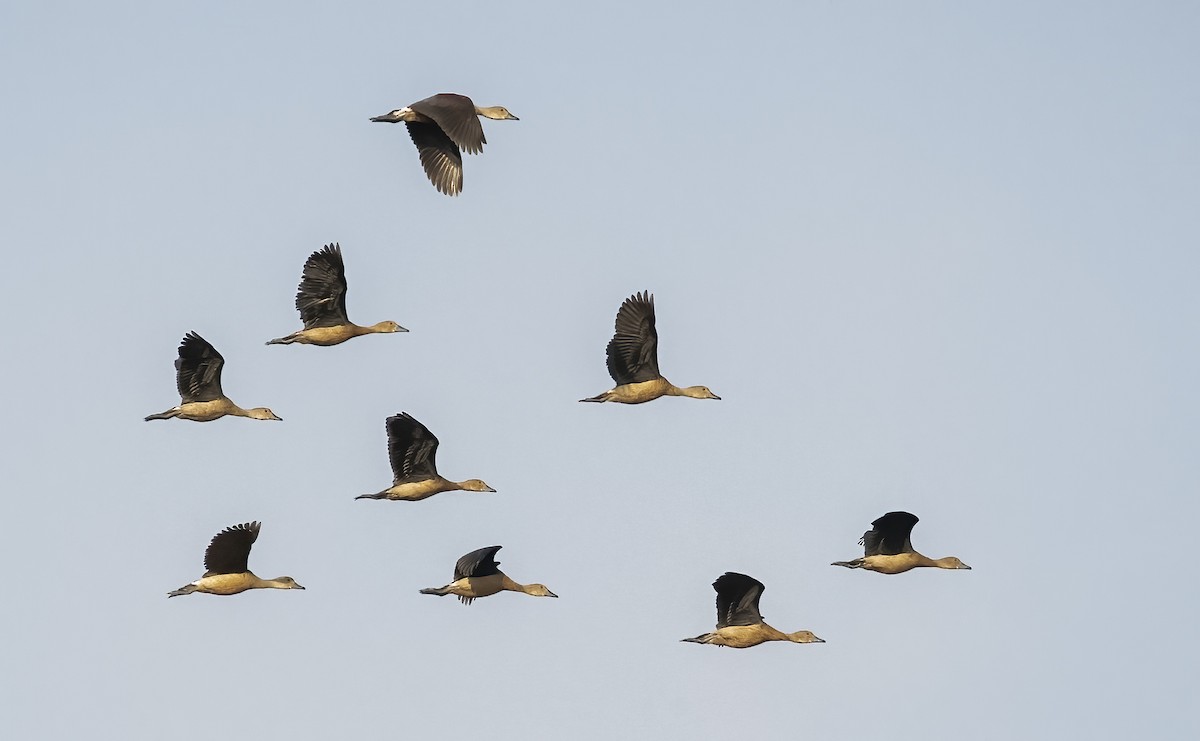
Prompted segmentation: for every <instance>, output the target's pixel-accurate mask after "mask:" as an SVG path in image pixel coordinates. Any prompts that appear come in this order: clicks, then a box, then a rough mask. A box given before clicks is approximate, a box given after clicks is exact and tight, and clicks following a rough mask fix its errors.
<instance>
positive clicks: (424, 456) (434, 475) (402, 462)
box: [355, 412, 496, 502]
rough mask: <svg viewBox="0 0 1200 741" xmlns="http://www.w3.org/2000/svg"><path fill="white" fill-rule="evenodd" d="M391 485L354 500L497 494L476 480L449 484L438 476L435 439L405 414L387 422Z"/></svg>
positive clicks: (422, 426)
mask: <svg viewBox="0 0 1200 741" xmlns="http://www.w3.org/2000/svg"><path fill="white" fill-rule="evenodd" d="M387 435H388V458H390V459H391V462H392V485H391V486H390V487H389V488H387V489H384V490H383V491H380V492H376V493H374V494H362V495H360V496H357V497H355V499H403V500H405V501H409V502H416V501H420V500H422V499H428V498H429V497H431V496H433V495H434V494H440V493H442V492H444V491H490V492H494V491H496V490H495V489H493V488H492V487H490V486H488V485H487V484H485V483H483V482H482V481H480V480H479V479H467V480H466V481H451V480H449V479H447V478H445V477H443V476H441V475H440V474H438V472H437V460H436V458H437V448H438V439H437V438H436V437H434V436H433V433H432V432H430V431H429V428H428V427H426V426H425V425H423V424H421V423H420V422H418V421H417V420H415V419H413V416H412V415H411V414H409V413H408V412H401V413H400V414H397V415H394V416H391V417H388V418H387Z"/></svg>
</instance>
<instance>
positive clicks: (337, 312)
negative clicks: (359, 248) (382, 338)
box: [267, 243, 408, 346]
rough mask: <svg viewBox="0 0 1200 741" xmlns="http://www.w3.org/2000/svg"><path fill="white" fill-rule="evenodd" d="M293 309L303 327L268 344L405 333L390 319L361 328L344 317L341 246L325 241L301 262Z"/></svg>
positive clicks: (327, 342) (326, 341)
mask: <svg viewBox="0 0 1200 741" xmlns="http://www.w3.org/2000/svg"><path fill="white" fill-rule="evenodd" d="M296 310H297V311H299V312H300V319H301V321H303V322H304V329H301V330H299V331H296V332H292V333H291V334H290V335H288V336H286V337H279V338H277V339H274V340H270V341H269V342H267V344H268V345H290V344H292V343H299V344H301V345H322V346H329V345H338V344H341V343H343V342H345V341H346V340H348V339H350V338H352V337H360V336H362V335H365V334H378V333H389V332H407V331H408V330H407V329H405V328H404V327H401V326H400V325H399V324H396V323H395V322H393V321H390V320H389V321H383V322H379V323H377V324H373V325H371V326H369V327H363V326H359V325H357V324H355V323H354V322H352V321H350V319H349V317H347V316H346V266H345V264H344V263H343V262H342V246H341V245H340V244H336V243H335V244H327V245H325V246H324V247H323V248H321V249H319V250H317V251H316V252H314V253H312V254H311V255H309V257H308V260H306V261H305V262H304V273H303V275H302V276H301V278H300V287H299V288H298V289H297V290H296Z"/></svg>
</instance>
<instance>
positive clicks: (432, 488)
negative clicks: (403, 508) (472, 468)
mask: <svg viewBox="0 0 1200 741" xmlns="http://www.w3.org/2000/svg"><path fill="white" fill-rule="evenodd" d="M458 490H459V489H458V485H457V484H455V483H454V482H453V481H448V480H446V479H444V478H442V477H441V476H438V477H437V478H432V479H425V480H424V481H412V482H409V483H405V484H400V485H398V486H393V487H392V488H390V489H388V490H387V498H388V499H402V500H404V501H406V502H419V501H421V500H422V499H428V498H429V497H431V496H433V495H434V494H440V493H442V492H443V491H458Z"/></svg>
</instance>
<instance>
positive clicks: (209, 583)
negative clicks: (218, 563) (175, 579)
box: [196, 571, 257, 594]
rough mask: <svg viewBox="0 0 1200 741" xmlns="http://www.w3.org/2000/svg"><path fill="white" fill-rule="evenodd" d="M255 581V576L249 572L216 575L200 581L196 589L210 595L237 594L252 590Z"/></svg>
mask: <svg viewBox="0 0 1200 741" xmlns="http://www.w3.org/2000/svg"><path fill="white" fill-rule="evenodd" d="M255 581H257V580H256V579H255V577H254V574H251V573H250V572H248V571H247V572H243V573H241V574H214V575H213V576H206V577H204V578H202V579H200V581H198V582H196V587H197V588H198V589H199V591H201V592H208V593H209V594H237V593H238V592H244V591H246V590H247V589H250V588H252V587H253V586H254V582H255Z"/></svg>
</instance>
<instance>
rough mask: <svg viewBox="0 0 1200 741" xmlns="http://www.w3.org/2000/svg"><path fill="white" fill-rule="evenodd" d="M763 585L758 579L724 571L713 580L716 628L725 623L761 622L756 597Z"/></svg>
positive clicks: (722, 626)
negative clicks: (715, 600) (715, 595)
mask: <svg viewBox="0 0 1200 741" xmlns="http://www.w3.org/2000/svg"><path fill="white" fill-rule="evenodd" d="M765 588H766V587H764V586H763V584H762V582H760V581H759V580H757V579H755V578H753V577H749V576H746V575H745V574H738V573H736V572H733V571H726V572H725V573H724V574H722V575H721V576H718V577H717V580H716V581H715V582H713V589H715V590H717V628H718V629H721V628H724V627H725V626H727V625H757V624H759V623H761V622H762V614H760V613H759V611H758V599H759V597H761V596H762V593H763V590H764V589H765Z"/></svg>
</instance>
